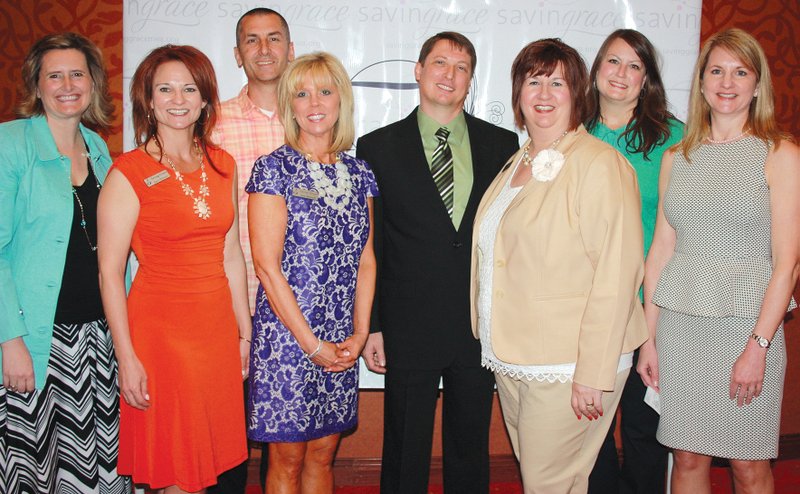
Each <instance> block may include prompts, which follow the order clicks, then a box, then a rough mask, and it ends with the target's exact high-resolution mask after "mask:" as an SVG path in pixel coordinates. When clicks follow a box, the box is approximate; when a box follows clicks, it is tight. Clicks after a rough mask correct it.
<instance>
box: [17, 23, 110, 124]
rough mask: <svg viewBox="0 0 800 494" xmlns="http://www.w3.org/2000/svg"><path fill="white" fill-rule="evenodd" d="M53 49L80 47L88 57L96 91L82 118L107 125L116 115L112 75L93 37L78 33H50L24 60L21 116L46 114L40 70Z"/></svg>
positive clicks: (19, 112) (35, 44)
mask: <svg viewBox="0 0 800 494" xmlns="http://www.w3.org/2000/svg"><path fill="white" fill-rule="evenodd" d="M52 50H78V51H79V52H81V53H83V56H84V57H86V66H87V67H88V68H89V75H90V76H91V78H92V84H93V85H94V92H93V94H92V98H91V101H90V102H89V108H87V109H86V111H85V112H84V113H83V116H82V117H81V121H83V122H84V123H86V124H89V125H90V126H93V127H97V128H102V129H107V128H109V127H110V126H111V121H112V120H113V118H114V103H113V102H112V99H111V95H110V94H109V91H108V78H107V76H106V70H105V67H104V66H103V54H102V53H101V52H100V48H98V47H97V45H95V44H94V43H92V41H91V40H90V39H89V38H86V37H85V36H82V35H80V34H77V33H58V34H48V35H47V36H45V37H43V38H40V39H39V40H38V41H36V42H35V43H34V44H33V46H31V49H30V50H29V51H28V54H27V55H26V56H25V61H24V62H22V100H21V101H20V104H19V107H18V108H17V114H19V116H21V117H25V118H28V117H32V116H34V115H44V105H42V100H41V99H39V98H38V97H37V96H36V89H37V87H38V85H39V72H40V71H41V70H42V60H43V59H44V55H45V54H46V53H47V52H49V51H52Z"/></svg>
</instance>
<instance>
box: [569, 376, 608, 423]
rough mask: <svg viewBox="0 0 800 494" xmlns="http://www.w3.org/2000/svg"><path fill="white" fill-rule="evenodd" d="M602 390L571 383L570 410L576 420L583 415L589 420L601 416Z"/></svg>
mask: <svg viewBox="0 0 800 494" xmlns="http://www.w3.org/2000/svg"><path fill="white" fill-rule="evenodd" d="M602 398H603V392H602V391H600V390H599V389H594V388H590V387H589V386H584V385H582V384H578V383H576V382H573V383H572V411H573V412H575V416H576V417H578V420H580V419H581V416H585V417H586V418H587V419H589V420H595V419H599V418H600V417H602V416H603V402H602Z"/></svg>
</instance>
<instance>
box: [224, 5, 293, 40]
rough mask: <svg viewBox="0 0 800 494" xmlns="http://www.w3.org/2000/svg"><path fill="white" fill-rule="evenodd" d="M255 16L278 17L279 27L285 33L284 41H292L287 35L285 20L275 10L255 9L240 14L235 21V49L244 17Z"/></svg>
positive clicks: (287, 25) (287, 26)
mask: <svg viewBox="0 0 800 494" xmlns="http://www.w3.org/2000/svg"><path fill="white" fill-rule="evenodd" d="M255 15H276V16H278V19H280V21H281V26H282V27H283V29H284V30H285V31H286V40H287V41H291V40H292V36H291V34H290V33H289V23H288V22H286V19H284V18H283V16H282V15H281V14H279V13H278V12H277V11H276V10H272V9H269V8H267V7H256V8H254V9H250V10H248V11H247V12H245V13H244V14H242V16H241V17H239V20H238V21H236V46H237V47H238V46H239V38H241V35H242V21H243V20H244V19H245V17H251V16H255Z"/></svg>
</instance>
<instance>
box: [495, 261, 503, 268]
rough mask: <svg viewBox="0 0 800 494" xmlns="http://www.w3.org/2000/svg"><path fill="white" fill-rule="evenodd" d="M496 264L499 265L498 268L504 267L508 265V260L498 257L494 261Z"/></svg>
mask: <svg viewBox="0 0 800 494" xmlns="http://www.w3.org/2000/svg"><path fill="white" fill-rule="evenodd" d="M494 265H495V267H498V268H504V267H506V262H505V261H504V260H502V259H498V260H497V261H496V262H495V263H494Z"/></svg>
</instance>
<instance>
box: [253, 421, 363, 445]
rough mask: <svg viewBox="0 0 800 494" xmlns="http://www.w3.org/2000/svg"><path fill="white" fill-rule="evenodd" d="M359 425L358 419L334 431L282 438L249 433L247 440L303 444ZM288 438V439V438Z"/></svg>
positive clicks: (273, 435) (274, 435)
mask: <svg viewBox="0 0 800 494" xmlns="http://www.w3.org/2000/svg"><path fill="white" fill-rule="evenodd" d="M357 425H358V418H357V417H356V418H355V419H353V420H351V421H350V422H347V423H346V424H343V425H342V426H339V427H334V428H333V429H332V430H324V431H314V432H313V433H311V434H302V433H297V434H291V435H287V434H283V435H281V436H280V437H279V436H278V435H277V434H263V435H258V434H251V433H249V432H248V434H247V439H249V440H251V441H256V442H259V443H301V442H308V441H313V440H315V439H319V438H321V437H325V436H331V435H333V434H341V433H342V432H345V431H348V430H350V429H352V428H354V427H356V426H357ZM287 436H288V437H287Z"/></svg>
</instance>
